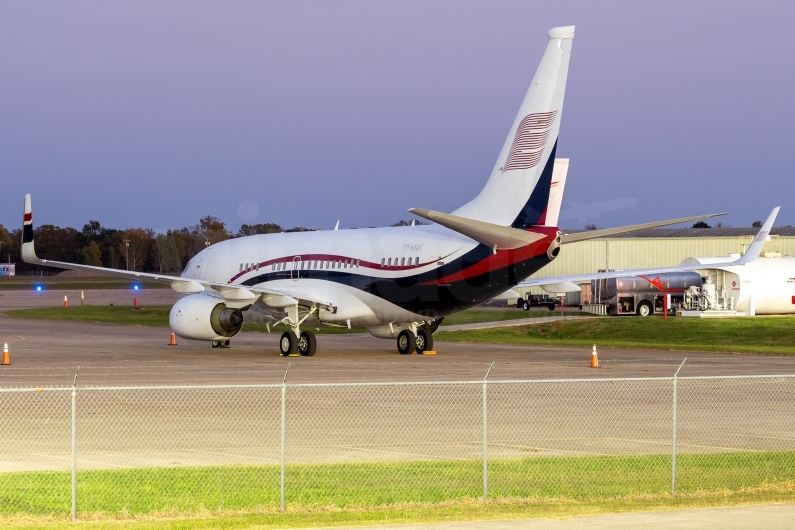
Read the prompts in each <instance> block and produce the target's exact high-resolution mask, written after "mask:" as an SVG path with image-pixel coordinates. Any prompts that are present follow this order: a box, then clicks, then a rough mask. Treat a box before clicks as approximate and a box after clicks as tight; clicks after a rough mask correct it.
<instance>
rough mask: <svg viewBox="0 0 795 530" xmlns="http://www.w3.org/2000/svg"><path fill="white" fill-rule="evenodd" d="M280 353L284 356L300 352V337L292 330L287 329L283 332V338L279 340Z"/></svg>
mask: <svg viewBox="0 0 795 530" xmlns="http://www.w3.org/2000/svg"><path fill="white" fill-rule="evenodd" d="M279 353H281V354H282V355H283V356H285V357H286V356H288V355H290V354H296V353H298V337H296V336H295V333H293V332H292V331H285V332H284V333H282V338H281V339H280V340H279Z"/></svg>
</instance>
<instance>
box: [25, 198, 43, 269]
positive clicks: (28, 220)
mask: <svg viewBox="0 0 795 530" xmlns="http://www.w3.org/2000/svg"><path fill="white" fill-rule="evenodd" d="M22 261H24V262H25V263H33V264H35V265H41V260H40V259H39V258H38V256H36V249H35V247H34V246H33V209H32V208H31V205H30V193H28V194H27V195H25V214H24V216H23V217H22Z"/></svg>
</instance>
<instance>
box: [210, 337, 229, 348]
mask: <svg viewBox="0 0 795 530" xmlns="http://www.w3.org/2000/svg"><path fill="white" fill-rule="evenodd" d="M228 347H229V339H227V340H214V341H213V348H228Z"/></svg>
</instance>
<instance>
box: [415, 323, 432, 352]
mask: <svg viewBox="0 0 795 530" xmlns="http://www.w3.org/2000/svg"><path fill="white" fill-rule="evenodd" d="M415 346H416V348H417V353H419V354H423V353H425V352H426V351H433V334H432V333H431V332H430V331H428V330H427V329H420V330H418V331H417V342H416V345H415Z"/></svg>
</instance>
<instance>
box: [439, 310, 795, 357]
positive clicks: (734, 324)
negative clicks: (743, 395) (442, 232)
mask: <svg viewBox="0 0 795 530" xmlns="http://www.w3.org/2000/svg"><path fill="white" fill-rule="evenodd" d="M436 339H437V340H452V341H464V342H489V343H501V344H541V345H544V344H550V345H552V344H554V345H558V346H590V345H591V344H593V343H596V344H598V345H600V346H604V347H609V348H633V349H635V348H639V349H655V350H683V351H719V352H730V353H767V354H777V355H792V354H795V317H792V316H785V317H756V318H730V319H698V318H681V317H680V318H669V319H667V320H663V319H662V318H659V317H653V318H639V317H606V318H594V319H589V320H571V321H562V322H548V323H541V324H535V325H532V326H517V327H510V328H493V329H484V330H473V331H450V332H441V331H440V332H439V333H438V334H437V335H436Z"/></svg>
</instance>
